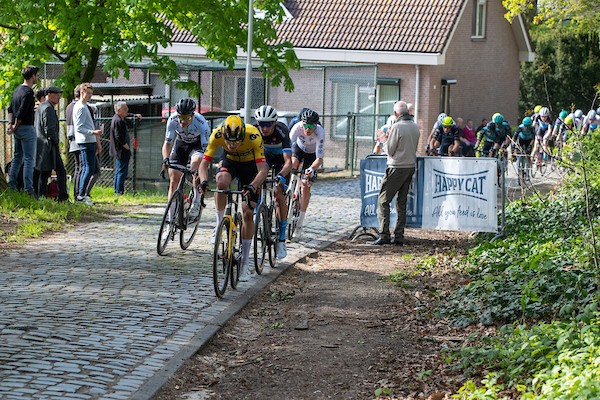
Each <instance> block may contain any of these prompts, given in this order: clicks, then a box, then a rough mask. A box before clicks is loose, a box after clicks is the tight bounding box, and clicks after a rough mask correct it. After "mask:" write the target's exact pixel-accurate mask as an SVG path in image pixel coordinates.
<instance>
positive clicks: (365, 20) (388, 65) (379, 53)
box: [165, 0, 535, 147]
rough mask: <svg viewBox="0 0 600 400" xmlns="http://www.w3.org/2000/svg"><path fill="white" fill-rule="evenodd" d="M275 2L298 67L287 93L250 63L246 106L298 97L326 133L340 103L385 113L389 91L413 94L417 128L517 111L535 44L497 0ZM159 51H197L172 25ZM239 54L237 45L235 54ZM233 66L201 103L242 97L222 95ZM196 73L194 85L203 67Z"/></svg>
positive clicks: (223, 103)
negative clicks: (522, 75)
mask: <svg viewBox="0 0 600 400" xmlns="http://www.w3.org/2000/svg"><path fill="white" fill-rule="evenodd" d="M283 6H284V7H285V8H286V11H287V12H288V14H289V16H290V18H288V19H287V20H286V21H284V22H283V23H281V25H279V27H278V33H279V40H281V41H289V42H291V43H293V45H294V49H295V51H296V54H297V55H298V58H299V59H300V60H301V62H302V70H300V71H292V72H291V75H292V77H293V80H294V84H295V91H294V92H293V93H286V92H285V91H284V90H283V88H280V87H269V86H268V84H267V83H266V82H263V83H262V84H261V83H260V81H261V79H260V74H258V72H255V74H256V75H254V76H253V86H254V85H255V84H257V85H258V86H259V88H260V90H259V91H258V92H255V93H253V100H252V108H256V107H258V106H259V105H260V104H263V102H268V103H269V104H271V105H273V106H275V107H276V108H277V109H279V110H299V109H300V108H302V107H304V106H308V107H311V108H314V109H315V110H317V111H319V112H320V113H322V114H325V115H331V116H336V117H334V118H332V120H331V121H330V122H329V127H330V130H331V131H332V133H331V134H333V135H335V134H336V132H337V131H340V132H339V133H340V134H341V133H342V132H341V131H343V130H344V122H343V119H344V117H343V116H344V115H345V114H347V113H348V112H353V113H367V114H368V113H370V114H389V113H391V111H392V107H393V102H394V100H397V99H398V98H401V99H403V100H405V101H407V102H410V103H413V104H415V108H416V110H415V114H416V118H417V123H418V124H419V126H420V127H421V129H422V131H423V132H424V136H426V133H428V132H429V130H430V129H431V126H432V124H433V122H434V121H435V119H436V117H437V115H438V114H439V113H440V112H446V113H448V114H449V115H452V116H453V117H459V116H460V117H463V118H464V119H465V120H466V119H473V121H474V123H475V125H478V124H479V122H480V121H481V119H482V118H483V117H487V118H489V117H490V116H491V115H492V114H493V113H494V112H500V113H502V114H504V116H505V117H506V118H507V119H508V120H509V121H510V122H511V123H516V122H517V120H518V117H519V115H518V100H519V67H520V62H524V61H532V60H533V58H534V56H535V54H534V53H533V49H532V46H531V43H530V39H529V35H528V32H527V28H526V26H525V23H524V20H523V19H522V18H521V17H520V16H519V17H517V18H515V19H514V21H513V22H512V23H509V22H508V21H507V20H506V19H505V18H504V12H505V10H504V8H503V6H502V2H501V0H408V1H405V2H399V3H397V4H394V3H390V2H389V1H387V0H371V1H368V2H357V1H355V0H338V1H335V2H332V1H330V0H287V1H285V2H284V3H283ZM165 53H167V54H172V55H173V56H174V57H177V56H185V57H188V58H194V57H195V58H197V59H202V57H203V55H204V51H203V49H201V48H199V47H198V46H197V45H196V44H195V42H194V39H193V38H192V37H190V36H189V35H185V34H182V33H181V32H177V34H176V36H175V37H174V44H173V46H172V47H171V48H169V49H165ZM244 60H245V55H244V53H243V52H240V64H242V63H243V62H244ZM237 72H238V74H237V77H236V78H235V79H236V82H237V84H236V83H235V82H234V83H231V79H232V78H231V76H235V71H233V72H230V76H226V77H225V78H223V79H221V80H220V81H216V83H215V80H214V79H213V77H211V79H212V80H211V85H213V86H214V85H215V84H216V85H217V87H219V85H220V89H219V90H217V91H215V90H214V89H213V90H211V99H210V102H211V104H217V106H220V107H221V108H222V109H235V108H241V107H243V103H242V104H240V102H239V99H240V96H239V93H238V94H237V99H238V102H237V103H236V102H233V103H231V102H229V103H228V102H227V99H226V93H228V92H230V91H231V90H234V91H235V90H236V88H237V89H238V90H239V88H240V84H239V81H240V80H243V79H244V75H243V74H244V72H243V70H242V69H241V68H240V70H239V71H237ZM200 79H201V81H202V84H203V86H204V79H207V78H206V74H204V77H202V78H200ZM228 80H229V83H228ZM219 82H220V83H219ZM228 88H229V89H228ZM257 93H258V94H257ZM263 93H264V95H263ZM261 96H262V97H261ZM230 97H231V96H230ZM234 97H235V96H234ZM230 100H231V99H230ZM201 101H202V102H204V101H205V100H203V99H201ZM339 116H342V117H339ZM379 121H381V119H379V120H378V121H376V122H375V124H373V123H369V124H366V125H364V124H363V125H362V126H359V128H360V129H359V133H358V136H357V138H360V137H363V138H365V139H366V138H367V137H368V138H372V137H373V136H372V135H373V129H374V127H375V126H376V125H377V124H378V123H379ZM336 130H337V131H336ZM365 147H368V146H365Z"/></svg>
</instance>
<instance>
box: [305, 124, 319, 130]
mask: <svg viewBox="0 0 600 400" xmlns="http://www.w3.org/2000/svg"><path fill="white" fill-rule="evenodd" d="M315 126H317V124H304V129H315Z"/></svg>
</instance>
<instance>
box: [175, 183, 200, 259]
mask: <svg viewBox="0 0 600 400" xmlns="http://www.w3.org/2000/svg"><path fill="white" fill-rule="evenodd" d="M193 192H194V190H193V189H192V190H191V191H190V194H189V196H191V197H188V198H189V199H191V200H190V201H192V203H193V201H194V200H195V199H194V198H193V194H192V193H193ZM203 201H204V199H203V198H202V197H200V204H203ZM188 211H189V210H186V211H185V212H184V213H183V225H184V226H185V229H182V230H181V234H180V236H179V244H180V245H181V248H182V249H183V250H185V249H187V248H188V247H190V244H192V240H194V236H196V231H198V225H200V218H201V217H202V206H200V213H199V214H198V217H196V219H194V220H193V221H190V220H189V217H188Z"/></svg>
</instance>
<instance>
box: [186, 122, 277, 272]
mask: <svg viewBox="0 0 600 400" xmlns="http://www.w3.org/2000/svg"><path fill="white" fill-rule="evenodd" d="M219 148H222V149H223V151H224V154H223V157H222V159H221V165H220V167H219V172H218V173H217V176H216V180H217V189H219V190H227V189H228V188H229V185H230V184H231V182H232V181H233V180H234V179H235V178H238V179H239V180H240V184H241V185H242V188H243V190H244V192H245V195H246V196H248V198H249V199H250V207H248V204H247V203H246V202H245V201H244V202H242V215H243V220H244V222H243V225H242V271H241V273H240V280H241V281H243V282H244V281H247V280H248V279H249V278H250V276H251V275H252V271H251V269H250V268H249V260H250V247H251V245H252V236H253V235H254V207H256V203H257V201H258V191H257V188H260V187H261V185H262V183H263V181H264V180H265V179H266V178H267V174H268V168H267V163H266V159H265V149H264V145H263V140H262V135H261V134H260V132H259V131H258V129H256V128H255V127H254V126H253V125H250V124H244V122H243V121H242V119H241V118H240V117H239V116H237V115H232V116H229V117H227V119H226V120H225V122H223V125H221V126H219V127H218V128H216V129H215V130H213V132H212V133H211V135H210V139H209V140H208V146H207V147H206V151H205V152H204V156H203V158H202V162H201V163H200V168H199V169H198V177H199V179H200V181H201V182H202V184H201V189H202V191H205V190H206V188H207V187H208V167H209V165H210V163H211V162H212V160H213V158H214V156H215V154H216V152H217V150H218V149H219ZM226 203H227V196H226V195H225V194H223V193H215V205H216V208H217V227H218V226H219V224H220V223H221V220H222V219H223V215H224V214H225V206H226ZM214 234H215V232H213V239H211V240H212V241H214Z"/></svg>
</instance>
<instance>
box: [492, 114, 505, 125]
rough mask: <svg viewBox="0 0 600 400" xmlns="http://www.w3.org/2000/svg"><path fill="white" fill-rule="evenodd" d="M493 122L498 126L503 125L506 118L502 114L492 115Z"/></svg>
mask: <svg viewBox="0 0 600 400" xmlns="http://www.w3.org/2000/svg"><path fill="white" fill-rule="evenodd" d="M492 121H494V123H495V124H496V125H502V123H503V122H504V116H503V115H502V114H500V113H496V114H494V115H492Z"/></svg>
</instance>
